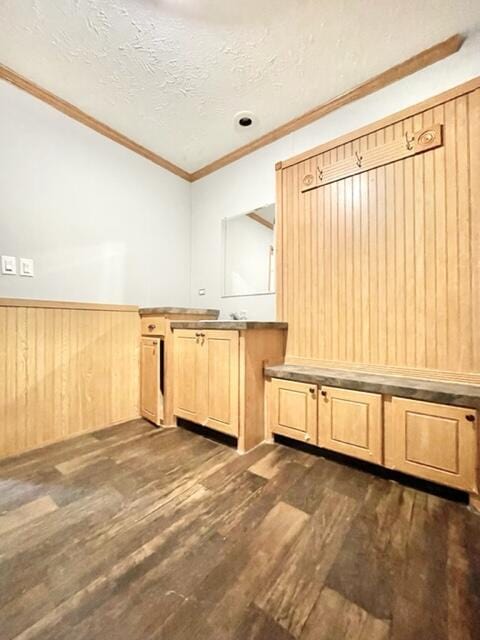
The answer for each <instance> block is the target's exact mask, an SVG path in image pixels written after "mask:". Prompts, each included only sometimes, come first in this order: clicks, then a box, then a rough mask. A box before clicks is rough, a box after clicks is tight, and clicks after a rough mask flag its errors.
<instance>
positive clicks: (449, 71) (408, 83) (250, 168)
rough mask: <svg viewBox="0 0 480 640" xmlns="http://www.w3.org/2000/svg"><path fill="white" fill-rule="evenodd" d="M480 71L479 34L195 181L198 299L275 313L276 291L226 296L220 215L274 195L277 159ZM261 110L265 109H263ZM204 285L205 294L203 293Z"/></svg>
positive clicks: (252, 312)
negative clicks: (451, 52)
mask: <svg viewBox="0 0 480 640" xmlns="http://www.w3.org/2000/svg"><path fill="white" fill-rule="evenodd" d="M478 75H480V34H479V33H476V34H473V35H471V36H470V37H469V38H468V39H467V41H466V42H465V43H464V45H463V47H462V49H461V50H460V51H459V52H458V53H456V54H455V55H453V56H450V57H449V58H446V59H445V60H442V61H441V62H438V63H436V64H434V65H432V66H430V67H427V68H426V69H423V70H422V71H419V72H418V73H416V74H414V75H411V76H409V77H408V78H405V79H403V80H401V81H399V82H397V83H395V84H393V85H390V86H389V87H386V88H385V89H382V90H381V91H378V92H377V93H375V94H372V95H370V96H368V97H366V98H363V99H362V100H358V101H357V102H354V103H352V104H350V105H348V106H346V107H343V108H342V109H338V110H337V111H335V112H333V113H331V114H329V115H327V116H325V117H324V118H322V119H320V120H318V121H317V122H314V123H313V124H311V125H309V126H307V127H304V128H303V129H300V130H298V131H296V132H295V133H292V134H290V135H289V136H286V137H285V138H282V139H280V140H278V141H277V142H274V143H273V144H271V145H269V146H267V147H264V148H262V149H260V150H259V151H256V152H255V153H252V154H250V155H249V156H246V157H245V158H242V159H241V160H238V161H237V162H235V163H234V164H231V165H228V166H227V167H225V168H223V169H220V170H219V171H216V172H215V173H213V174H211V175H209V176H207V177H206V178H203V179H202V180H199V181H198V182H195V183H194V184H193V185H192V225H193V227H192V239H193V241H192V282H191V298H190V302H191V303H192V304H193V305H197V304H200V303H201V304H202V306H203V305H205V306H208V307H217V306H218V307H219V308H220V309H221V313H222V316H223V317H226V316H228V314H229V313H230V312H231V311H237V310H240V309H245V310H247V312H248V316H249V318H252V319H253V318H254V319H273V318H274V317H275V300H274V296H272V295H264V296H249V297H243V298H223V299H222V298H221V297H220V296H221V220H222V218H224V217H226V216H234V215H237V214H239V213H243V212H246V211H251V210H253V209H255V208H257V207H259V206H261V205H264V204H268V203H270V202H274V200H275V171H274V165H275V162H277V161H278V160H286V159H287V158H289V157H291V156H293V155H296V154H297V153H301V152H303V151H306V150H308V149H310V148H311V147H314V146H316V145H318V144H322V143H323V142H327V141H329V140H331V139H333V138H336V137H337V136H340V135H343V134H345V133H348V132H350V131H352V130H354V129H357V128H359V127H362V126H364V125H367V124H369V123H371V122H374V121H375V120H378V119H380V118H383V117H385V116H388V115H390V114H393V113H395V112H396V111H400V110H401V109H404V108H406V107H408V106H411V105H414V104H416V103H417V102H420V101H422V100H425V99H427V98H429V97H431V96H434V95H436V94H438V93H441V92H442V91H446V90H447V89H450V88H452V87H454V86H456V85H458V84H461V83H462V82H466V81H467V80H470V79H471V78H474V77H475V76H478ZM258 115H259V116H261V114H258ZM199 288H205V289H206V295H205V296H204V297H199V296H198V289H199Z"/></svg>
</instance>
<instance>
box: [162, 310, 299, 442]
mask: <svg viewBox="0 0 480 640" xmlns="http://www.w3.org/2000/svg"><path fill="white" fill-rule="evenodd" d="M215 324H216V323H214V322H208V323H206V322H198V323H197V322H183V321H180V322H174V323H173V327H172V328H173V376H172V377H173V407H174V414H175V416H178V417H180V418H184V419H186V420H190V421H191V422H196V423H197V424H201V425H204V426H206V427H210V428H211V429H216V430H217V431H222V432H223V433H227V434H229V435H231V436H234V437H236V438H237V448H238V451H240V452H245V451H249V450H250V449H252V448H253V447H256V446H257V445H258V444H260V443H261V442H263V441H264V440H265V406H266V403H265V384H266V382H265V376H264V365H265V363H268V362H281V361H283V358H284V357H285V344H286V329H287V327H286V326H285V325H284V324H282V323H276V322H265V323H262V322H252V323H249V322H248V321H246V322H238V323H234V322H233V323H224V322H219V323H218V325H220V326H218V327H215ZM225 324H227V325H229V326H227V327H225ZM212 325H213V326H212ZM232 325H233V326H232Z"/></svg>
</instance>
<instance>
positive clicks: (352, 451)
mask: <svg viewBox="0 0 480 640" xmlns="http://www.w3.org/2000/svg"><path fill="white" fill-rule="evenodd" d="M318 418H319V423H318V444H319V445H320V446H321V447H325V448H326V449H332V450H333V451H338V452H339V453H344V454H346V455H349V456H354V457H355V458H360V459H361V460H368V461H369V462H375V463H378V464H381V462H382V396H381V395H379V394H377V393H364V392H363V391H351V390H350V389H337V388H334V387H323V386H322V390H321V396H320V405H319V414H318Z"/></svg>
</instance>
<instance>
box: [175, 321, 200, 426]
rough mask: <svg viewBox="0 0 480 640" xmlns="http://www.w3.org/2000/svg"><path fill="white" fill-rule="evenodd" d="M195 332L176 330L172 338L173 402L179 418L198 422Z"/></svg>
mask: <svg viewBox="0 0 480 640" xmlns="http://www.w3.org/2000/svg"><path fill="white" fill-rule="evenodd" d="M197 333H198V332H196V331H190V330H178V329H176V330H175V331H174V336H173V402H174V407H175V409H174V413H175V415H176V416H179V417H180V418H185V419H187V420H191V421H192V422H198V421H199V385H200V384H201V383H202V380H201V378H199V364H200V363H199V355H200V354H199V337H198V336H197Z"/></svg>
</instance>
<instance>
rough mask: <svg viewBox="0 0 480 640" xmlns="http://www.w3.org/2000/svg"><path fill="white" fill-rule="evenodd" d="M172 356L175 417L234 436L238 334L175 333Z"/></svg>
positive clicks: (237, 412)
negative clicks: (173, 355)
mask: <svg viewBox="0 0 480 640" xmlns="http://www.w3.org/2000/svg"><path fill="white" fill-rule="evenodd" d="M174 354H175V357H174V379H173V388H174V412H175V415H176V416H178V417H181V418H186V419H187V420H191V421H192V422H196V423H198V424H201V425H203V426H206V427H211V428H212V429H216V430H217V431H222V432H224V433H227V434H229V435H234V436H238V425H239V335H238V332H237V331H223V330H219V331H215V330H205V331H200V330H198V331H196V330H191V329H184V330H176V331H175V332H174Z"/></svg>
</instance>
